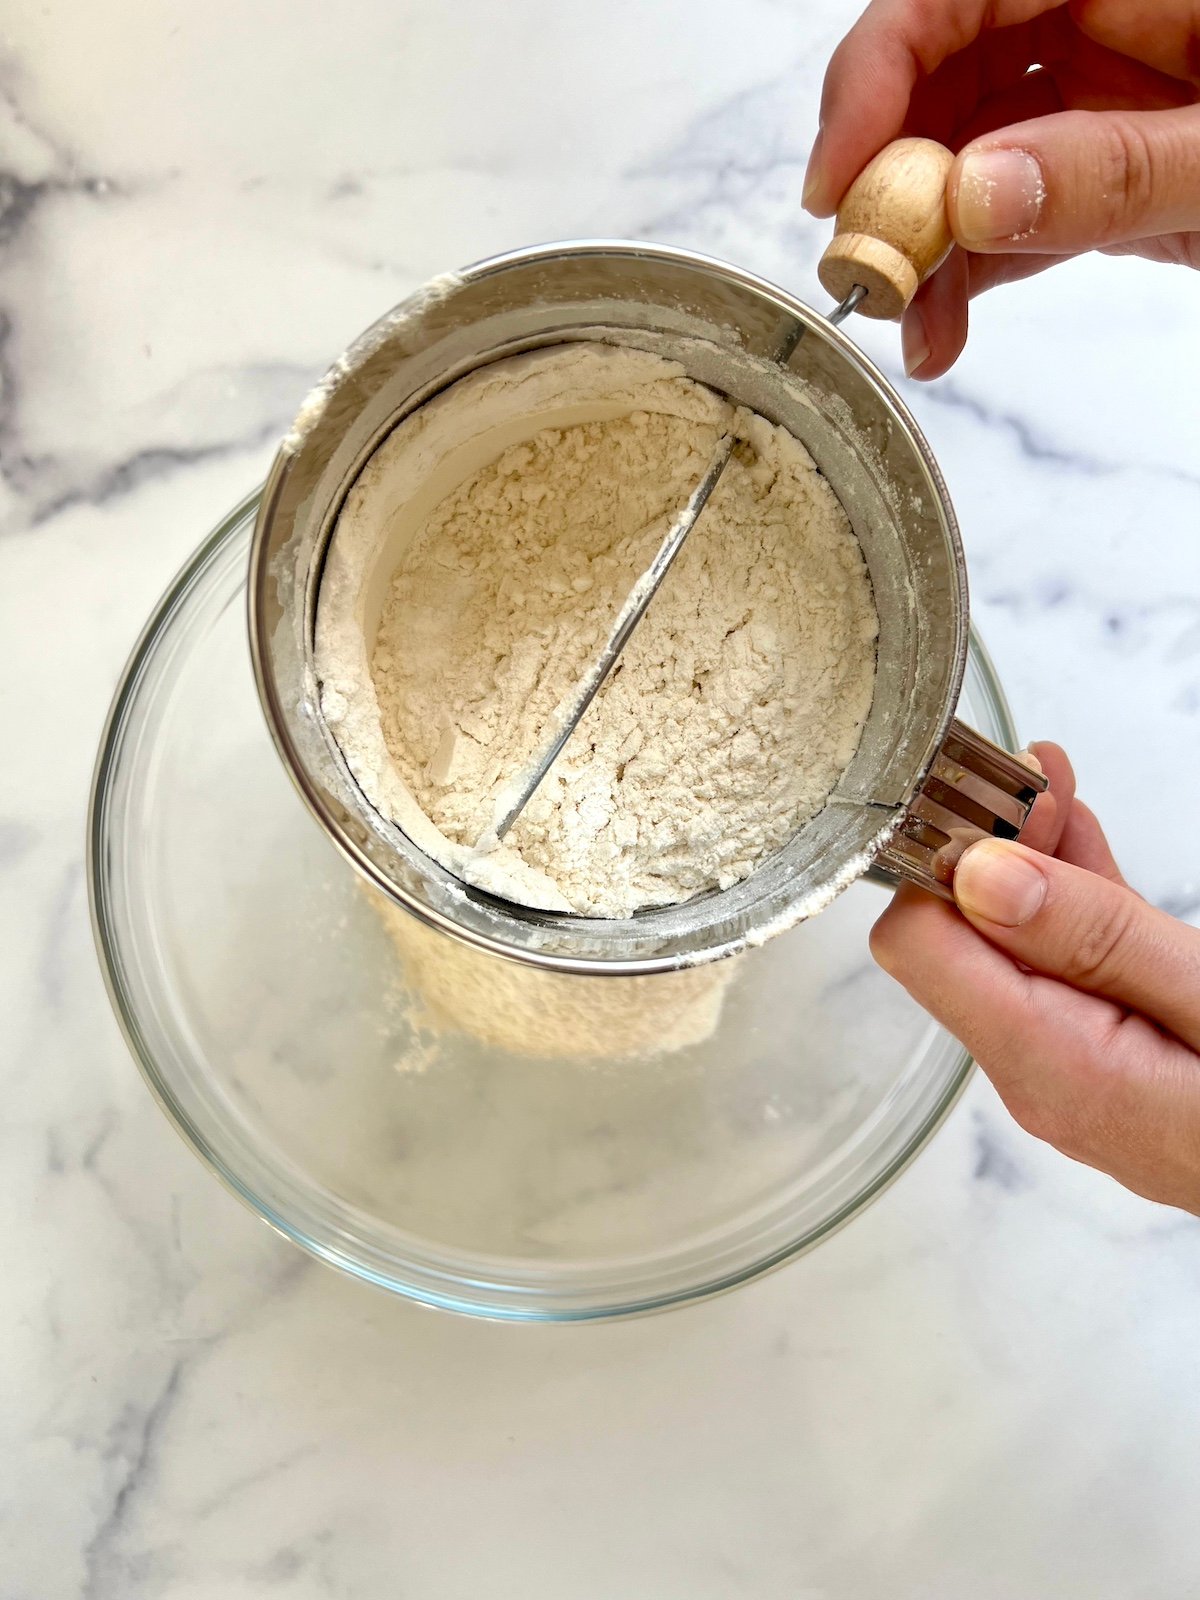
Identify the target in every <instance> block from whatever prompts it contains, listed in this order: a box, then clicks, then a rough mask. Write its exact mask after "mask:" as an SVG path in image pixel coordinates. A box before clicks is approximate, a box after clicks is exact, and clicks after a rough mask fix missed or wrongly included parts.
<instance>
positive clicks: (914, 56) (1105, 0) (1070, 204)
mask: <svg viewBox="0 0 1200 1600" xmlns="http://www.w3.org/2000/svg"><path fill="white" fill-rule="evenodd" d="M902 133H908V134H922V135H924V136H926V137H927V138H931V139H937V140H939V141H940V142H941V143H942V144H945V145H948V146H949V147H950V148H951V149H952V150H956V151H958V152H959V154H958V158H957V160H956V161H955V163H954V167H953V170H952V171H951V174H950V180H949V183H948V186H947V194H946V202H947V214H948V218H949V222H950V226H951V229H952V231H953V233H954V237H955V239H956V240H957V241H958V244H959V245H960V246H964V247H965V249H963V248H958V249H955V250H952V251H951V253H950V255H949V256H948V257H947V259H946V261H945V262H944V263H943V265H942V266H941V267H940V268H939V269H938V271H937V272H935V273H934V274H933V276H932V277H931V278H929V279H928V281H927V282H926V283H925V284H923V285H922V287H921V288H920V289H919V290H918V292H917V295H916V297H915V298H914V300H913V302H912V304H911V305H910V306H909V308H908V310H907V311H906V312H905V314H904V319H903V324H902V342H903V348H904V363H905V367H906V369H907V370H908V372H909V374H910V376H912V377H918V378H936V377H940V375H941V374H942V373H943V372H945V371H946V370H947V368H949V367H951V366H952V365H953V364H954V362H955V361H956V360H957V359H958V356H959V354H960V353H961V351H962V347H963V345H964V343H965V342H966V337H967V301H968V299H970V298H971V297H972V296H974V295H977V294H979V293H981V292H982V291H983V290H984V289H989V288H991V287H992V286H993V285H995V284H999V283H1007V282H1011V281H1012V280H1013V279H1016V278H1024V277H1028V276H1029V275H1030V274H1032V273H1035V272H1040V271H1041V270H1043V268H1045V267H1048V266H1052V265H1053V264H1054V262H1056V261H1060V260H1063V259H1064V258H1066V257H1070V256H1073V255H1078V254H1080V253H1081V252H1082V251H1085V250H1102V251H1104V252H1105V253H1106V254H1109V255H1124V254H1133V255H1141V256H1146V257H1148V258H1149V259H1150V260H1152V261H1169V262H1178V263H1181V264H1182V265H1185V266H1191V267H1200V10H1198V9H1197V7H1196V6H1195V5H1194V4H1192V3H1191V0H1155V3H1154V4H1153V5H1148V4H1146V3H1145V0H1069V3H1066V4H1064V3H1061V0H872V3H871V4H870V5H868V7H867V9H866V11H865V12H864V13H863V15H862V16H861V17H860V18H859V20H858V22H857V23H856V24H855V25H854V27H853V28H852V29H851V30H850V32H849V33H848V34H847V35H846V37H845V39H843V40H842V43H841V44H840V45H839V46H838V48H837V50H836V51H835V53H834V56H833V59H832V60H831V61H830V63H829V68H828V71H827V72H826V75H825V88H824V92H823V94H822V97H821V126H820V130H819V131H818V134H817V139H816V143H815V144H814V145H813V150H812V156H811V158H810V160H809V168H808V176H807V178H806V180H805V188H804V204H805V206H806V207H807V209H808V210H809V211H811V212H812V213H813V215H814V216H818V217H824V216H831V215H832V214H833V212H834V211H835V210H836V208H837V206H838V203H839V202H840V200H841V198H842V196H843V195H844V194H845V192H846V190H847V189H848V188H849V186H850V184H851V183H852V182H853V181H854V179H855V178H856V177H857V176H858V174H859V172H861V171H862V169H863V167H865V166H866V164H867V162H868V161H869V160H870V159H871V157H872V156H874V155H875V154H876V153H877V152H878V151H879V150H881V149H882V148H883V146H884V145H885V144H887V143H888V142H889V141H890V140H892V139H895V138H897V137H898V136H899V135H900V134H902ZM967 251H970V252H971V253H970V254H968V253H967Z"/></svg>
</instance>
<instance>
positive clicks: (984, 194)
mask: <svg viewBox="0 0 1200 1600" xmlns="http://www.w3.org/2000/svg"><path fill="white" fill-rule="evenodd" d="M946 209H947V214H948V217H949V221H950V227H951V229H952V231H953V233H954V237H955V238H956V239H957V241H958V242H959V244H961V245H963V246H964V247H965V248H966V249H968V250H979V251H988V250H1005V251H1007V250H1014V249H1016V250H1030V251H1034V252H1039V253H1042V254H1045V253H1050V254H1055V255H1070V254H1073V253H1075V252H1077V251H1081V250H1091V249H1096V248H1099V247H1101V246H1104V245H1111V244H1122V243H1124V242H1126V241H1128V240H1131V239H1148V238H1153V237H1155V236H1157V235H1158V234H1163V233H1174V232H1178V231H1190V230H1192V229H1195V228H1200V105H1192V106H1183V107H1179V108H1177V109H1174V110H1166V111H1104V112H1097V111H1064V112H1061V113H1059V114H1058V115H1055V116H1047V117H1038V118H1036V119H1035V120H1034V121H1032V122H1021V123H1017V124H1015V125H1014V126H1012V127H1008V128H1002V129H1000V130H999V131H998V132H996V133H989V134H987V135H986V136H985V137H984V138H981V139H976V140H974V141H973V142H972V143H971V144H969V145H967V146H966V148H965V149H964V150H962V151H961V152H960V154H959V156H958V157H957V159H956V160H955V163H954V167H953V169H952V170H951V173H950V180H949V184H948V185H947V191H946Z"/></svg>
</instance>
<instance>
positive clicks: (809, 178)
mask: <svg viewBox="0 0 1200 1600" xmlns="http://www.w3.org/2000/svg"><path fill="white" fill-rule="evenodd" d="M823 136H824V132H823V129H821V128H818V129H817V137H816V138H815V139H814V140H813V146H812V150H811V151H810V152H809V157H808V167H807V169H806V171H805V174H804V188H803V190H802V192H801V195H800V204H801V205H802V206H803V207H804V209H805V210H806V211H807V210H808V207H809V203H810V201H811V200H812V199H813V197H814V196H815V195H816V192H817V189H818V187H819V185H820V182H821V173H820V165H821V140H822V138H823Z"/></svg>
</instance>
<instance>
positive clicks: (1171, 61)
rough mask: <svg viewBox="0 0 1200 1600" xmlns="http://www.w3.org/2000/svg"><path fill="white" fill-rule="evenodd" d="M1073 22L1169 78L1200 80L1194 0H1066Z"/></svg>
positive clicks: (1090, 34) (1115, 48)
mask: <svg viewBox="0 0 1200 1600" xmlns="http://www.w3.org/2000/svg"><path fill="white" fill-rule="evenodd" d="M1070 12H1071V17H1072V20H1073V21H1074V23H1075V25H1076V26H1077V27H1078V28H1079V29H1081V30H1082V32H1084V33H1085V34H1087V35H1088V37H1089V38H1091V39H1094V40H1096V42H1097V43H1098V44H1101V45H1104V46H1106V47H1107V48H1108V49H1110V50H1112V51H1114V52H1120V54H1121V55H1123V56H1133V57H1135V58H1136V59H1137V60H1138V61H1144V62H1145V63H1146V65H1147V66H1150V67H1153V68H1155V69H1156V70H1157V71H1158V72H1161V73H1165V74H1167V75H1169V76H1170V77H1172V78H1182V79H1186V80H1187V81H1188V82H1189V83H1200V47H1198V45H1197V24H1196V7H1195V5H1194V3H1193V0H1155V3H1154V4H1153V5H1143V6H1138V5H1130V3H1129V0H1070Z"/></svg>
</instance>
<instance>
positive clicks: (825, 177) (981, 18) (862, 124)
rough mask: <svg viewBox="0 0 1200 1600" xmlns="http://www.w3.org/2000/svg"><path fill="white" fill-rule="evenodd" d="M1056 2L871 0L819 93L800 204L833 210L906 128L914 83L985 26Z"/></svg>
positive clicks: (1025, 16) (1017, 19)
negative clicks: (818, 117)
mask: <svg viewBox="0 0 1200 1600" xmlns="http://www.w3.org/2000/svg"><path fill="white" fill-rule="evenodd" d="M1058 3H1059V0H874V4H872V5H869V6H868V7H867V9H866V11H865V12H864V13H863V15H862V16H861V17H860V18H859V20H858V21H857V22H856V23H855V25H854V27H853V28H851V30H850V32H849V33H848V34H847V35H846V37H845V38H844V39H843V40H842V42H841V44H840V45H839V46H838V47H837V49H836V50H835V51H834V53H833V56H832V58H831V60H830V63H829V67H828V69H827V71H826V73H825V84H824V87H823V89H822V93H821V126H820V131H819V132H818V134H817V139H816V142H815V144H814V145H813V150H812V155H811V156H810V158H809V165H808V173H807V176H806V178H805V183H804V201H803V203H804V206H805V208H806V209H807V210H809V211H811V212H812V214H813V215H814V216H817V217H829V216H832V215H833V213H834V211H835V210H836V209H837V205H838V201H839V200H840V199H841V198H842V196H843V195H844V194H845V192H846V190H847V189H848V188H849V187H850V185H851V183H852V182H853V181H854V179H855V178H856V177H857V176H858V174H859V173H860V172H861V171H862V169H863V168H864V167H865V166H866V164H867V162H868V161H870V159H871V157H872V156H874V155H875V154H877V152H878V151H880V150H882V149H883V147H884V145H885V144H887V142H888V141H889V140H890V139H894V138H896V136H897V135H898V134H899V133H900V131H901V129H902V128H903V127H904V123H905V119H906V117H907V115H908V109H909V101H910V99H911V96H912V92H913V88H914V86H915V85H916V83H917V82H918V80H919V79H920V78H921V77H922V76H923V75H927V74H930V73H932V72H934V71H935V70H936V69H937V68H938V67H939V66H940V65H941V64H942V62H943V61H946V60H947V59H948V58H949V57H950V56H952V55H954V54H956V52H958V51H960V50H962V49H964V48H965V47H966V46H967V45H969V44H970V43H971V41H972V40H973V39H975V38H976V36H977V35H978V34H979V33H980V31H981V30H982V29H983V28H984V27H996V28H1002V27H1006V26H1009V25H1011V24H1014V23H1021V22H1026V21H1028V20H1029V19H1030V18H1031V17H1035V16H1038V15H1040V14H1041V13H1042V12H1045V11H1049V10H1052V9H1056V8H1057V6H1058Z"/></svg>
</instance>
